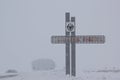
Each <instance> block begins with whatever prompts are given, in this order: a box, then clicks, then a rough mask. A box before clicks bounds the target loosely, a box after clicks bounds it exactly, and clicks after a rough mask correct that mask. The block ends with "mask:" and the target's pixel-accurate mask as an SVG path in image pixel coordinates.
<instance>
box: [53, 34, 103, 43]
mask: <svg viewBox="0 0 120 80" xmlns="http://www.w3.org/2000/svg"><path fill="white" fill-rule="evenodd" d="M51 42H52V43H53V44H62V43H63V44H64V43H67V42H70V43H81V44H103V43H105V36H104V35H87V36H84V35H83V36H52V37H51Z"/></svg>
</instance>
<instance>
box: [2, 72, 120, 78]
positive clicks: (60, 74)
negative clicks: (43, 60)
mask: <svg viewBox="0 0 120 80" xmlns="http://www.w3.org/2000/svg"><path fill="white" fill-rule="evenodd" d="M80 74H81V75H79V76H78V77H76V78H72V77H69V76H65V74H64V71H63V70H52V71H36V72H30V73H5V74H1V75H0V80H120V73H112V72H109V73H104V72H80Z"/></svg>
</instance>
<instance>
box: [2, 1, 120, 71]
mask: <svg viewBox="0 0 120 80" xmlns="http://www.w3.org/2000/svg"><path fill="white" fill-rule="evenodd" d="M65 12H70V13H71V16H75V17H76V34H77V35H98V34H99V35H100V34H101V35H105V36H106V43H105V44H91V45H90V44H77V48H76V54H77V71H79V70H80V69H89V68H90V69H92V68H93V69H94V68H104V67H119V68H120V36H119V35H120V0H0V72H5V71H6V70H7V69H16V70H18V71H24V72H29V71H32V68H31V62H32V61H33V60H36V59H39V58H49V59H53V60H54V61H55V62H56V65H57V69H62V68H64V67H65V65H64V64H65V61H64V60H65V45H64V44H51V42H50V37H51V36H52V35H65V25H64V24H65V20H64V19H65V18H64V17H65Z"/></svg>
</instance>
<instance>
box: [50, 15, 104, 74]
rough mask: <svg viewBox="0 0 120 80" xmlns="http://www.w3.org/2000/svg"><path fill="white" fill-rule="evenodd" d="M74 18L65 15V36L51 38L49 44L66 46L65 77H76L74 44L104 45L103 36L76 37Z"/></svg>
mask: <svg viewBox="0 0 120 80" xmlns="http://www.w3.org/2000/svg"><path fill="white" fill-rule="evenodd" d="M75 28H76V26H75V17H70V13H66V14H65V36H52V37H51V43H53V44H65V45H66V47H65V48H66V57H65V58H66V61H65V63H66V75H71V76H76V50H75V49H76V45H75V44H76V43H78V44H104V43H105V36H104V35H77V36H76V34H75Z"/></svg>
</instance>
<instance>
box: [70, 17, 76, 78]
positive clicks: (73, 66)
mask: <svg viewBox="0 0 120 80" xmlns="http://www.w3.org/2000/svg"><path fill="white" fill-rule="evenodd" d="M71 22H74V31H73V32H71V36H75V17H71ZM75 49H76V45H75V42H71V75H72V76H76V51H75Z"/></svg>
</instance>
